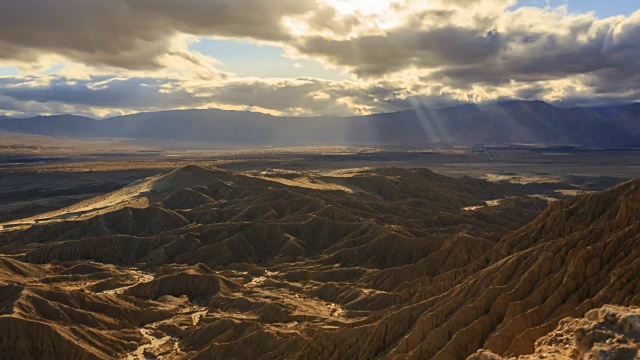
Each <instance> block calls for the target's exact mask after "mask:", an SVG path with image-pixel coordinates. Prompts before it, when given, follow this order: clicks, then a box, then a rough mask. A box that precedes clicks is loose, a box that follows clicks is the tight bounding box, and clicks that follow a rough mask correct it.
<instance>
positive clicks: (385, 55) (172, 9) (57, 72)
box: [0, 0, 640, 118]
mask: <svg viewBox="0 0 640 360" xmlns="http://www.w3.org/2000/svg"><path fill="white" fill-rule="evenodd" d="M0 6H1V7H2V8H1V9H0V115H2V114H5V115H9V116H30V115H40V114H61V113H73V114H79V115H86V116H91V117H96V118H101V117H108V116H115V115H122V114H128V113H134V112H140V111H157V110H167V109H189V108H220V109H229V110H248V111H259V112H264V113H269V114H274V115H297V116H317V115H338V116H344V115H359V114H371V113H378V112H389V111H399V110H406V109H410V108H415V107H417V106H427V107H442V106H449V105H455V104H460V103H487V102H495V101H502V100H507V99H509V100H510V99H522V100H543V101H547V102H550V103H552V104H555V105H558V106H600V105H605V104H621V103H629V102H635V101H640V3H639V2H638V1H637V0H608V1H602V0H520V1H517V0H234V1H229V0H181V1H174V0H109V1H104V0H20V1H8V0H7V1H4V0H0Z"/></svg>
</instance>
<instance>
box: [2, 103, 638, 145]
mask: <svg viewBox="0 0 640 360" xmlns="http://www.w3.org/2000/svg"><path fill="white" fill-rule="evenodd" d="M0 131H5V132H14V133H28V134H38V135H47V136H59V137H71V138H126V139H148V140H163V141H165V140H176V141H182V142H198V143H215V144H219V145H229V146H302V145H316V146H317V145H384V146H421V145H431V144H451V145H470V144H515V143H518V144H554V145H585V146H600V147H637V146H640V103H633V104H629V105H620V106H610V107H600V108H578V107H575V108H559V107H555V106H552V105H550V104H547V103H545V102H541V101H508V102H501V103H495V104H490V105H473V104H467V105H459V106H454V107H448V108H440V109H428V108H417V109H414V110H407V111H401V112H395V113H384V114H376V115H366V116H354V117H279V116H272V115H266V114H262V113H254V112H243V111H225V110H215V109H209V110H174V111H162V112H149V113H138V114H133V115H126V116H119V117H112V118H107V119H102V120H95V119H91V118H87V117H82V116H75V115H56V116H39V117H33V118H27V119H7V118H5V119H2V118H0Z"/></svg>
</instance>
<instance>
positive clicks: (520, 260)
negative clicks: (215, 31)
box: [0, 148, 640, 359]
mask: <svg viewBox="0 0 640 360" xmlns="http://www.w3.org/2000/svg"><path fill="white" fill-rule="evenodd" d="M488 153H489V155H488V157H491V158H495V159H493V160H489V159H488V157H487V154H486V153H484V151H483V152H481V153H476V152H474V151H471V150H468V149H467V150H464V151H415V152H408V151H399V150H398V151H394V150H375V149H365V150H363V149H360V150H357V151H354V149H342V148H331V149H324V150H323V151H322V152H317V151H315V152H312V151H309V150H308V149H289V150H278V149H273V150H269V151H264V150H263V151H249V152H233V151H232V152H220V153H217V154H216V155H215V156H213V155H212V154H211V153H208V152H205V153H198V152H195V153H189V154H187V155H185V154H163V153H161V154H156V155H139V154H137V155H134V154H128V155H119V156H120V157H122V158H121V159H119V160H118V159H113V158H112V156H114V155H104V154H100V155H95V154H93V155H87V157H86V158H83V157H82V156H76V157H71V156H68V157H66V156H47V157H46V158H45V159H40V160H34V159H37V156H34V155H33V154H26V155H25V154H23V155H22V157H23V159H22V160H20V161H13V162H9V161H5V163H4V168H3V171H2V178H1V179H0V182H2V183H3V186H2V204H0V208H1V209H2V211H3V212H2V216H3V218H2V220H0V222H2V232H0V254H1V256H0V283H1V285H0V293H2V296H0V298H1V300H2V302H1V304H2V306H1V307H0V309H2V316H0V321H1V322H4V324H3V326H2V327H3V328H4V329H6V331H4V332H2V333H1V334H0V344H2V345H1V346H0V358H7V359H9V358H39V359H59V358H65V359H87V358H93V359H114V358H122V359H127V358H128V359H231V358H235V359H277V358H290V359H291V358H299V359H331V358H333V359H347V358H348V359H374V358H389V359H466V358H467V357H471V359H500V358H501V357H505V358H511V357H518V356H523V359H525V358H526V359H528V358H531V356H534V358H538V357H537V356H543V357H544V356H548V358H556V359H563V358H579V357H580V356H588V355H589V354H599V353H598V351H605V352H607V351H608V354H613V355H610V356H618V357H605V358H607V359H608V358H612V359H613V358H619V359H627V358H629V359H633V358H634V357H635V356H636V354H637V350H638V336H639V335H640V333H639V332H638V329H639V327H638V320H637V319H638V315H637V313H638V310H637V309H634V308H632V307H633V306H639V305H640V295H638V294H639V293H640V278H639V277H638V276H637V274H638V273H640V260H639V259H640V253H639V252H638V249H637V248H638V247H637V244H638V240H639V239H640V238H639V236H640V228H639V227H638V226H639V225H638V224H640V221H639V220H640V208H639V207H638V204H640V183H638V181H637V180H627V179H629V178H633V177H635V176H634V171H638V165H639V164H638V163H640V160H638V159H637V157H636V156H635V155H636V154H635V153H633V152H584V153H580V152H576V153H561V154H555V155H548V154H543V153H540V152H538V151H531V150H513V149H509V150H493V151H491V152H488ZM169 155H174V156H169ZM150 156H162V157H164V159H163V160H160V159H149V158H148V157H150ZM136 157H137V160H136ZM516 157H518V158H519V159H522V161H521V162H520V163H517V162H509V161H508V160H507V159H515V158H516ZM549 157H552V158H553V159H552V160H549V161H548V162H545V161H544V159H547V158H549ZM559 159H566V163H565V164H564V165H563V164H562V161H559ZM600 162H607V163H608V168H607V170H606V171H604V172H598V169H603V167H602V165H601V163H600ZM189 163H191V164H192V165H187V164H189ZM193 164H197V165H193ZM214 165H216V166H218V167H215V166H214ZM426 165H428V167H430V168H432V169H435V170H437V173H436V172H433V171H432V170H429V169H427V168H426ZM222 168H226V169H228V170H223V169H222ZM443 174H446V176H445V175H443ZM463 175H471V177H469V176H463ZM639 176H640V175H639ZM607 188H608V189H607ZM604 189H607V190H604ZM602 190H604V191H602ZM599 308H602V310H597V309H599ZM598 311H599V312H598ZM609 313H612V314H614V315H608V314H609ZM634 314H636V315H634ZM585 316H586V319H585V320H579V318H582V317H585ZM607 324H609V325H607ZM607 326H608V327H607ZM556 328H557V329H556ZM605 328H606V329H608V330H606V329H605ZM554 329H556V330H554ZM594 332H595V333H594ZM554 334H556V335H554ZM603 334H604V335H603ZM607 334H609V335H607ZM602 349H604V350H602ZM533 353H536V354H537V355H528V354H533ZM540 354H542V355H540ZM616 354H618V355H616ZM620 354H622V355H620ZM527 356H528V357H527ZM594 356H595V355H594ZM620 356H622V357H620ZM625 356H626V357H625ZM629 356H631V357H629ZM600 358H602V357H600Z"/></svg>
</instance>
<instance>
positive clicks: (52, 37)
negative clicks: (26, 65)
mask: <svg viewBox="0 0 640 360" xmlns="http://www.w3.org/2000/svg"><path fill="white" fill-rule="evenodd" d="M316 7H317V5H316V4H315V0H270V1H264V0H181V1H175V0H47V1H42V0H20V1H4V2H3V4H2V9H1V11H0V59H1V58H4V59H16V60H23V61H35V60H36V59H37V58H38V56H39V55H42V54H51V53H53V54H57V55H62V56H65V57H67V58H70V59H72V60H75V61H78V62H82V63H86V64H93V65H95V64H107V65H112V66H118V67H124V68H130V69H147V68H152V67H155V66H158V62H157V56H158V55H160V54H164V53H166V52H167V51H169V46H170V39H171V38H172V37H173V36H174V35H176V33H178V32H180V33H186V34H193V35H217V36H228V37H247V38H252V39H257V40H267V41H283V40H287V39H288V38H289V37H290V35H289V34H288V33H287V32H286V29H285V28H284V27H283V24H282V20H283V18H284V17H285V16H291V15H300V14H304V13H306V12H308V11H310V10H312V9H315V8H316Z"/></svg>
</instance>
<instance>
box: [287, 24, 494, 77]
mask: <svg viewBox="0 0 640 360" xmlns="http://www.w3.org/2000/svg"><path fill="white" fill-rule="evenodd" d="M500 46H501V41H500V36H499V35H498V34H496V33H494V32H487V33H478V31H476V30H472V29H465V28H460V27H455V26H447V27H442V28H436V29H432V30H423V31H417V30H415V29H397V30H394V31H392V32H389V33H387V34H385V35H375V36H363V37H358V38H354V39H347V40H331V39H326V38H324V37H313V38H309V39H305V40H304V41H303V42H302V43H301V44H299V45H298V47H297V49H298V50H299V51H300V52H302V53H304V54H307V55H312V56H319V57H322V58H324V59H326V60H327V61H329V62H331V63H334V64H337V65H342V66H348V67H350V68H352V69H353V70H354V72H355V73H356V74H358V75H362V76H372V75H382V74H385V73H389V72H394V71H398V70H402V69H405V68H407V67H409V66H416V67H419V68H430V67H436V66H440V65H442V64H450V65H458V64H470V63H478V62H485V61H487V60H489V59H490V58H491V57H493V56H495V55H496V54H497V53H498V51H499V49H500Z"/></svg>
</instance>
